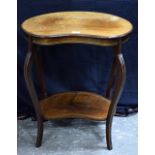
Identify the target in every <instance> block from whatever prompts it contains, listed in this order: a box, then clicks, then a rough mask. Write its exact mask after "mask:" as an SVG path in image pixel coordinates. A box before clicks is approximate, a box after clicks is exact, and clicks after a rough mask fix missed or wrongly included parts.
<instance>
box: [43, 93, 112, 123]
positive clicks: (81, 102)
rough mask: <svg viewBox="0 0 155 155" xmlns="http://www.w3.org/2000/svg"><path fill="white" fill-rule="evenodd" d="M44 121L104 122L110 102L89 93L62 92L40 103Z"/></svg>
mask: <svg viewBox="0 0 155 155" xmlns="http://www.w3.org/2000/svg"><path fill="white" fill-rule="evenodd" d="M40 106H41V111H42V115H43V117H44V118H45V119H57V118H87V119H93V120H106V118H107V114H108V110H109V106H110V100H107V99H105V98H104V97H102V96H100V95H97V94H95V93H90V92H64V93H58V94H55V95H52V96H50V97H48V98H46V99H44V100H42V101H40Z"/></svg>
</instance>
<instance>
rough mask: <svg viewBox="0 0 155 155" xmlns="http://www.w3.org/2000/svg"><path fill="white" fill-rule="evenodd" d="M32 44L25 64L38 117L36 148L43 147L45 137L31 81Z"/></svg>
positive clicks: (27, 79) (29, 88) (25, 72)
mask: <svg viewBox="0 0 155 155" xmlns="http://www.w3.org/2000/svg"><path fill="white" fill-rule="evenodd" d="M32 56H33V55H32V42H31V39H29V49H28V53H27V55H26V59H25V64H24V77H25V81H26V85H27V89H28V92H29V95H30V97H31V99H32V103H33V106H34V109H35V113H36V117H37V140H36V147H39V146H41V143H42V136H43V119H42V116H41V111H40V107H39V101H38V98H37V94H36V92H35V88H34V85H33V81H32V79H31V68H32V59H33V58H32Z"/></svg>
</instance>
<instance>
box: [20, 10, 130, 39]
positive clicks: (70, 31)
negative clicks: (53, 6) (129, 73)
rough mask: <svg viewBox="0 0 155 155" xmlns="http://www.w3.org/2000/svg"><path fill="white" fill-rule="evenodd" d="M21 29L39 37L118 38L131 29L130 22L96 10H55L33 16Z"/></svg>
mask: <svg viewBox="0 0 155 155" xmlns="http://www.w3.org/2000/svg"><path fill="white" fill-rule="evenodd" d="M22 29H23V30H24V31H25V32H26V33H27V34H31V35H32V36H37V37H40V38H51V37H62V36H85V37H90V38H91V37H94V38H106V39H107V38H118V37H123V36H126V35H127V34H129V33H130V32H131V31H132V24H131V23H130V22H129V21H127V20H126V19H123V18H121V17H118V16H115V15H111V14H106V13H97V12H57V13H48V14H43V15H40V16H35V17H32V18H29V19H27V20H26V21H24V22H23V24H22Z"/></svg>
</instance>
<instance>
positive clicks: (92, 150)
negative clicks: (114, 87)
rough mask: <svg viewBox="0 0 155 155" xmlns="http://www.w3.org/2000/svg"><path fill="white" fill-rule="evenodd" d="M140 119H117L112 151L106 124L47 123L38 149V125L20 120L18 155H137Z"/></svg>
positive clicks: (114, 126)
mask: <svg viewBox="0 0 155 155" xmlns="http://www.w3.org/2000/svg"><path fill="white" fill-rule="evenodd" d="M137 117H138V116H137V114H136V115H132V116H128V117H114V120H113V130H112V140H113V150H111V151H109V150H107V149H106V141H105V123H104V122H92V121H86V120H81V119H69V120H61V121H52V122H45V127H44V137H43V143H42V146H41V147H40V148H36V147H35V140H36V122H35V121H31V119H26V120H19V121H18V150H17V151H18V155H137V154H138V153H137Z"/></svg>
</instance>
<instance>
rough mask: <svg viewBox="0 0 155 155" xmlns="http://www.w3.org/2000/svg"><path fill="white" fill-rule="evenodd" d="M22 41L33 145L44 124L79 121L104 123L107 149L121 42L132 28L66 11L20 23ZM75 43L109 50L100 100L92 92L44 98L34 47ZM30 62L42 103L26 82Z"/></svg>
mask: <svg viewBox="0 0 155 155" xmlns="http://www.w3.org/2000/svg"><path fill="white" fill-rule="evenodd" d="M21 27H22V30H23V31H24V32H25V35H26V38H27V40H28V52H27V55H26V59H25V64H24V77H25V81H26V85H27V89H28V91H29V94H30V97H31V99H32V103H33V106H34V109H35V113H36V118H37V139H36V147H39V146H41V143H42V137H43V122H44V120H52V119H62V118H83V119H91V120H97V121H106V141H107V148H108V149H109V150H111V149H112V140H111V128H112V120H113V116H114V114H115V111H116V107H117V103H118V101H119V98H120V95H121V93H122V90H123V87H124V83H125V77H126V67H125V61H124V58H123V54H122V52H121V49H122V44H123V43H125V42H126V41H127V40H128V39H129V36H130V34H131V32H132V29H133V26H132V24H131V23H130V22H129V21H127V20H126V19H123V18H121V17H118V16H115V15H111V14H107V13H98V12H86V11H81V12H80V11H72V12H55V13H47V14H43V15H38V16H35V17H31V18H29V19H27V20H25V21H24V22H23V23H22V25H21ZM69 43H81V44H91V45H98V46H109V47H112V48H113V49H114V50H113V51H114V60H113V64H112V69H111V74H110V77H109V81H108V84H107V90H106V93H105V96H101V95H99V94H96V93H92V92H85V91H70V92H60V93H56V94H54V95H48V93H47V90H46V85H45V80H44V72H43V64H42V59H41V57H40V55H39V52H37V49H38V48H37V47H38V45H39V46H40V45H42V46H49V45H50V46H52V45H57V44H69ZM33 62H35V65H36V70H37V75H38V81H39V84H40V90H41V92H42V96H43V99H41V100H39V99H38V96H37V93H36V91H35V87H34V84H33V80H32V78H31V69H32V64H33Z"/></svg>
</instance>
